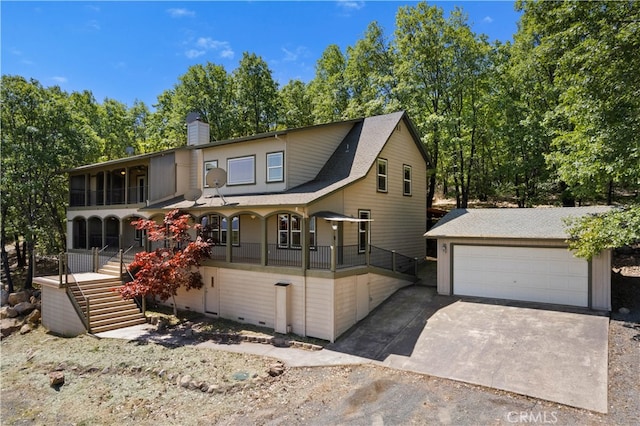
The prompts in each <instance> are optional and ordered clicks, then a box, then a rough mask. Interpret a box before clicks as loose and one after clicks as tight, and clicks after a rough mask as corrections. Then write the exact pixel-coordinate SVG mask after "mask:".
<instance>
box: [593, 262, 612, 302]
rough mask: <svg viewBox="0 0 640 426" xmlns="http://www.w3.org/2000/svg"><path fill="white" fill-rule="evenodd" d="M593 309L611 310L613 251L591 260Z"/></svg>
mask: <svg viewBox="0 0 640 426" xmlns="http://www.w3.org/2000/svg"><path fill="white" fill-rule="evenodd" d="M591 307H592V308H593V309H602V310H604V311H610V310H611V250H605V251H603V252H601V253H600V254H598V255H597V256H594V257H593V259H591Z"/></svg>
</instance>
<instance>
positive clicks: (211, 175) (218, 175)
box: [204, 167, 227, 189]
mask: <svg viewBox="0 0 640 426" xmlns="http://www.w3.org/2000/svg"><path fill="white" fill-rule="evenodd" d="M204 180H205V182H207V185H209V186H210V187H212V188H216V189H218V188H221V187H223V186H225V185H226V184H227V172H226V171H225V170H224V169H221V168H219V167H216V168H215V169H211V170H209V171H208V172H207V175H206V176H205V178H204Z"/></svg>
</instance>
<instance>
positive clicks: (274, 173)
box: [267, 151, 284, 182]
mask: <svg viewBox="0 0 640 426" xmlns="http://www.w3.org/2000/svg"><path fill="white" fill-rule="evenodd" d="M283 180H284V152H282V151H280V152H270V153H269V154H267V182H282V181H283Z"/></svg>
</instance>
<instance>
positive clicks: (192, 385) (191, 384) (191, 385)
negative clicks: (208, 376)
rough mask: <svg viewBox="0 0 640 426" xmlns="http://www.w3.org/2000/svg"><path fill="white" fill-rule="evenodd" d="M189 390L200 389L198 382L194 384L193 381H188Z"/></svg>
mask: <svg viewBox="0 0 640 426" xmlns="http://www.w3.org/2000/svg"><path fill="white" fill-rule="evenodd" d="M189 389H190V390H195V389H200V382H196V381H195V380H192V381H190V382H189Z"/></svg>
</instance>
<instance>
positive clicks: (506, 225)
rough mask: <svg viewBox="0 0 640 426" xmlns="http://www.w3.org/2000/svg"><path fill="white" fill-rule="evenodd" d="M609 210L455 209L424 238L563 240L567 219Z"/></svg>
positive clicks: (588, 208) (565, 234)
mask: <svg viewBox="0 0 640 426" xmlns="http://www.w3.org/2000/svg"><path fill="white" fill-rule="evenodd" d="M611 209H612V207H610V206H593V207H549V208H546V207H539V208H527V209H519V208H503V209H455V210H452V211H450V212H449V213H447V214H446V215H445V216H444V217H443V218H442V219H440V220H439V221H438V223H437V224H436V225H435V226H434V227H433V228H431V229H430V230H429V231H428V232H427V233H426V234H424V235H425V237H427V238H454V237H455V238H518V239H556V240H566V239H567V238H568V235H567V232H566V229H565V228H566V224H565V219H566V218H570V217H581V216H586V215H590V214H599V213H605V212H607V211H609V210H611Z"/></svg>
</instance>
